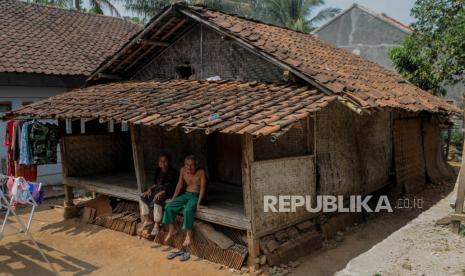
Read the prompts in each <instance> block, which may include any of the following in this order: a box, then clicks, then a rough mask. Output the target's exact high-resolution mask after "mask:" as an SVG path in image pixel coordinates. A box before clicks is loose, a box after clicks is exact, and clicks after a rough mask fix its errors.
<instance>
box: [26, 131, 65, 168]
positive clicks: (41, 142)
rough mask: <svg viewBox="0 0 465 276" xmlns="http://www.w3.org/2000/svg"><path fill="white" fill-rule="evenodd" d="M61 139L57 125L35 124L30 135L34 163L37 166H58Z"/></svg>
mask: <svg viewBox="0 0 465 276" xmlns="http://www.w3.org/2000/svg"><path fill="white" fill-rule="evenodd" d="M59 138H60V137H59V129H58V126H57V125H54V124H49V123H46V124H42V123H35V124H34V125H33V126H32V129H31V133H30V142H31V144H32V154H33V163H34V164H37V165H43V164H56V163H57V146H58V142H59Z"/></svg>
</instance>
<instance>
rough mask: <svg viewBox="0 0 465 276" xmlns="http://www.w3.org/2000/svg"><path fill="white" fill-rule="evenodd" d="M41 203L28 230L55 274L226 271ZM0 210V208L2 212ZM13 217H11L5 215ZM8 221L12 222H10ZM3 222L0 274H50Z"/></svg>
mask: <svg viewBox="0 0 465 276" xmlns="http://www.w3.org/2000/svg"><path fill="white" fill-rule="evenodd" d="M61 202H62V199H60V200H55V202H53V201H50V200H49V201H47V202H46V203H45V204H43V205H41V207H40V210H39V211H38V212H37V214H36V215H35V218H34V221H33V233H34V234H33V235H34V237H35V239H36V240H37V241H38V242H39V243H40V246H41V247H42V249H43V250H44V251H45V253H46V254H47V256H48V257H49V259H50V260H51V262H52V263H53V264H55V266H56V268H57V269H58V271H59V273H60V274H61V275H112V276H116V275H186V272H188V273H189V274H190V275H204V276H208V275H230V274H231V273H230V272H229V271H228V270H227V269H224V270H218V269H217V266H215V264H213V263H210V262H208V261H204V260H196V258H195V257H192V258H191V260H189V261H187V262H180V261H179V260H178V259H176V260H172V261H168V260H166V258H165V257H166V255H167V254H168V252H169V250H170V249H169V248H168V247H166V246H159V245H157V244H155V243H153V242H149V241H146V240H144V239H141V240H140V239H138V238H137V237H133V236H130V235H127V234H124V233H121V232H116V231H113V230H108V229H105V228H102V227H99V226H95V225H90V224H85V225H80V224H79V222H78V221H77V220H68V221H64V222H63V221H62V213H61V212H59V211H58V210H54V209H50V208H49V204H53V203H61ZM2 215H3V214H2ZM11 221H12V222H14V221H13V220H11ZM13 226H15V227H18V225H17V224H16V223H14V224H13ZM17 232H18V230H17V229H13V228H12V227H8V228H7V231H6V235H5V238H4V239H3V240H1V241H0V275H15V276H16V275H18V276H20V275H41V276H42V275H53V273H51V272H50V268H49V267H48V266H47V265H46V263H45V262H44V261H43V259H42V258H41V256H40V254H39V253H38V251H37V250H36V249H35V248H34V247H33V246H32V243H30V242H28V240H27V239H26V237H25V236H24V234H18V233H17Z"/></svg>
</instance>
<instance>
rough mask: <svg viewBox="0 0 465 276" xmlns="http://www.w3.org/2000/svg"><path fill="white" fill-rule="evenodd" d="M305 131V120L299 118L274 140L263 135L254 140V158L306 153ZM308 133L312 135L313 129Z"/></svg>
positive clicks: (271, 157)
mask: <svg viewBox="0 0 465 276" xmlns="http://www.w3.org/2000/svg"><path fill="white" fill-rule="evenodd" d="M306 133H307V128H306V126H305V120H301V121H299V122H298V123H296V124H295V125H294V126H293V127H292V128H291V129H290V130H289V131H288V132H286V133H285V134H284V135H283V136H281V137H279V139H278V140H277V141H276V142H271V140H270V136H264V137H260V138H258V139H256V140H254V143H253V147H254V158H255V160H257V161H259V160H268V159H275V158H284V157H290V156H302V155H306V154H307V137H306ZM310 135H313V131H310Z"/></svg>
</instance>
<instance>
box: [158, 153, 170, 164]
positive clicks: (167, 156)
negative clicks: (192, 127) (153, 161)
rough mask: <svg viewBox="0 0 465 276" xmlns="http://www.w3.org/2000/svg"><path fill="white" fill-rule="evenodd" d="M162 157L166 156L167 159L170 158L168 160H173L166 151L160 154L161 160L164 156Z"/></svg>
mask: <svg viewBox="0 0 465 276" xmlns="http://www.w3.org/2000/svg"><path fill="white" fill-rule="evenodd" d="M162 157H165V158H166V160H168V162H170V161H171V158H170V155H169V154H168V153H166V152H162V153H161V154H160V155H159V156H158V160H160V158H162Z"/></svg>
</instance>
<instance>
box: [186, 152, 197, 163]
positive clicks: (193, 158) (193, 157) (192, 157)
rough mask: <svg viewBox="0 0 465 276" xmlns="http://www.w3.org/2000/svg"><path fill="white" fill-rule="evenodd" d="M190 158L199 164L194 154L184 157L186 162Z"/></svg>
mask: <svg viewBox="0 0 465 276" xmlns="http://www.w3.org/2000/svg"><path fill="white" fill-rule="evenodd" d="M188 160H191V161H194V162H195V163H196V164H197V158H195V156H194V155H192V154H191V155H188V156H186V158H184V162H186V161H188Z"/></svg>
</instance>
